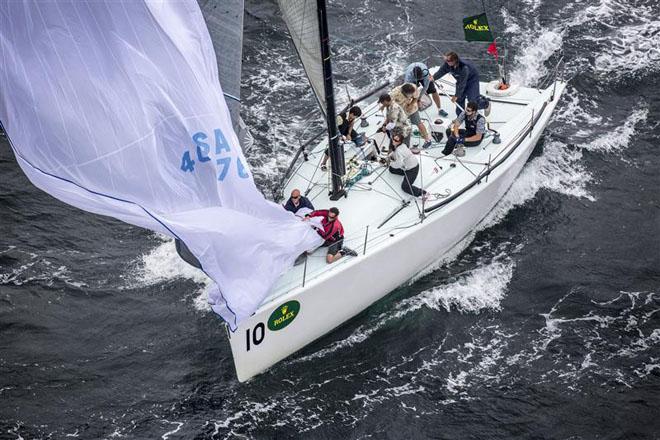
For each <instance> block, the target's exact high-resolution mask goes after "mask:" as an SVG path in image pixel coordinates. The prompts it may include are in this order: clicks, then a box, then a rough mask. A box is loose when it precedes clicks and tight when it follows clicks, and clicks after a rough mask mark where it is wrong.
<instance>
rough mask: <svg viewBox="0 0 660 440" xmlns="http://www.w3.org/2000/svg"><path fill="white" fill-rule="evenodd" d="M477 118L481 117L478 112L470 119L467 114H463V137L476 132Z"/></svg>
mask: <svg viewBox="0 0 660 440" xmlns="http://www.w3.org/2000/svg"><path fill="white" fill-rule="evenodd" d="M479 118H483V116H482V115H480V114H479V113H477V117H476V118H474V119H470V117H469V116H468V115H465V137H470V136H474V135H475V134H477V122H479Z"/></svg>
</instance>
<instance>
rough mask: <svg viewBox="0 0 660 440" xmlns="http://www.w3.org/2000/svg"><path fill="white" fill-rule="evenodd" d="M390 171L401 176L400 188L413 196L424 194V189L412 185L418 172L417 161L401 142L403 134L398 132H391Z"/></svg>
mask: <svg viewBox="0 0 660 440" xmlns="http://www.w3.org/2000/svg"><path fill="white" fill-rule="evenodd" d="M388 157H389V159H390V172H391V173H393V174H398V175H399V176H403V182H401V189H402V190H403V191H404V192H405V193H408V194H410V195H413V196H415V197H422V196H425V195H426V191H424V190H422V189H421V188H418V187H416V186H415V185H413V183H415V179H417V175H418V174H419V162H418V160H417V157H416V156H415V155H414V154H413V153H412V152H411V151H410V149H409V148H408V146H407V145H406V144H404V143H403V136H401V135H400V134H398V133H394V134H392V145H391V147H390V154H389V156H388Z"/></svg>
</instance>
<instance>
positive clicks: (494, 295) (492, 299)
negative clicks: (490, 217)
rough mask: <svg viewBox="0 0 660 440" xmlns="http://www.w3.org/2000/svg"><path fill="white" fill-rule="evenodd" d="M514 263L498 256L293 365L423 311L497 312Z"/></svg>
mask: <svg viewBox="0 0 660 440" xmlns="http://www.w3.org/2000/svg"><path fill="white" fill-rule="evenodd" d="M514 267H515V264H514V262H513V261H512V260H511V259H510V258H509V257H507V256H505V255H504V254H501V255H499V256H497V257H495V258H494V259H493V261H491V262H489V263H485V264H483V265H481V266H478V267H476V268H475V269H472V270H470V271H467V272H465V273H464V274H462V275H460V276H458V277H456V278H455V279H453V280H449V281H448V282H447V283H445V284H442V285H439V286H436V287H433V288H431V289H428V290H424V291H423V292H421V293H419V294H417V295H415V296H413V297H410V298H406V299H404V300H402V301H401V302H399V303H397V304H395V305H394V308H393V310H392V311H388V312H386V313H382V314H380V315H379V316H378V317H377V318H376V319H375V320H373V321H372V322H369V323H368V324H364V325H361V326H359V327H358V328H356V329H355V330H354V331H353V332H352V333H351V334H350V335H349V336H348V337H346V338H344V339H341V340H339V341H336V342H334V343H333V344H331V345H330V346H328V347H326V348H324V349H321V350H319V351H317V352H314V353H312V354H310V355H308V356H305V357H301V358H297V359H295V360H293V361H292V362H295V363H297V362H304V361H308V360H311V359H316V358H319V357H323V356H326V355H328V354H330V353H333V352H336V351H337V350H340V349H344V348H348V347H352V346H354V345H356V344H360V343H362V342H364V341H365V340H367V339H368V338H369V337H370V336H371V335H372V334H374V333H375V332H377V331H378V330H380V329H381V328H383V327H384V326H386V325H387V324H389V323H390V322H392V321H395V320H400V319H402V318H404V317H406V316H407V315H409V314H411V313H413V312H415V311H417V310H419V309H421V308H423V307H425V308H428V309H431V310H436V311H446V312H451V311H452V310H456V311H458V312H460V313H479V312H480V311H481V310H484V309H490V310H500V303H501V301H502V299H503V298H504V296H505V295H506V289H507V286H508V284H509V282H510V281H511V278H512V276H513V269H514Z"/></svg>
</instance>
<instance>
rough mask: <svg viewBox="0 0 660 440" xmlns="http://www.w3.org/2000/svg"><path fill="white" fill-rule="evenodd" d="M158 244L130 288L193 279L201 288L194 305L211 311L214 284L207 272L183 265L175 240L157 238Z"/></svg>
mask: <svg viewBox="0 0 660 440" xmlns="http://www.w3.org/2000/svg"><path fill="white" fill-rule="evenodd" d="M154 237H155V240H156V242H157V245H156V247H154V248H153V249H152V250H151V251H149V252H148V253H146V254H144V255H142V256H141V257H140V259H139V260H138V262H137V267H136V269H135V270H134V272H133V273H132V274H131V278H130V281H129V283H128V284H127V286H126V287H127V288H136V287H146V286H152V285H154V284H159V283H167V282H171V281H175V280H178V279H189V280H192V281H194V282H195V283H197V284H199V285H200V286H199V288H198V290H197V291H195V292H191V293H193V294H195V297H194V300H193V304H194V306H195V308H196V309H197V310H203V311H207V310H210V306H209V305H208V290H209V289H210V288H211V286H212V285H213V281H212V280H211V279H210V278H208V277H207V276H206V274H205V273H204V272H202V271H201V270H199V269H196V268H194V267H192V266H191V265H189V264H188V263H186V262H185V261H183V260H182V259H181V257H179V255H178V254H177V252H176V248H175V246H174V240H173V239H171V238H169V237H166V236H164V235H157V234H154Z"/></svg>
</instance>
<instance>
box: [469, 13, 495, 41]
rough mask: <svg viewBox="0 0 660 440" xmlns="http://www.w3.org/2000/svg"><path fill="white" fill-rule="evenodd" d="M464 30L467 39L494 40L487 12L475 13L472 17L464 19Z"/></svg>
mask: <svg viewBox="0 0 660 440" xmlns="http://www.w3.org/2000/svg"><path fill="white" fill-rule="evenodd" d="M463 31H465V41H493V40H494V38H493V34H492V33H491V32H490V26H489V25H488V18H487V17H486V14H485V13H483V14H479V15H473V16H472V17H465V18H464V19H463Z"/></svg>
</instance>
